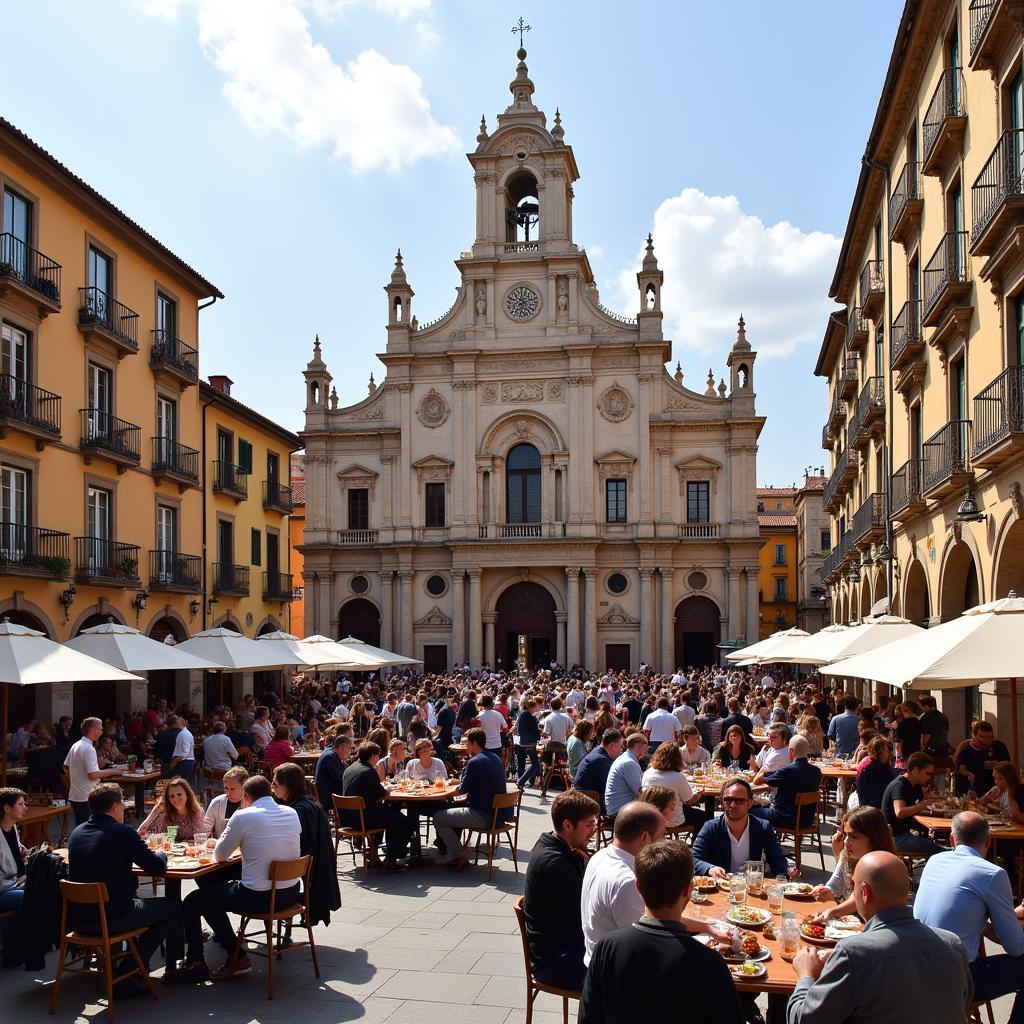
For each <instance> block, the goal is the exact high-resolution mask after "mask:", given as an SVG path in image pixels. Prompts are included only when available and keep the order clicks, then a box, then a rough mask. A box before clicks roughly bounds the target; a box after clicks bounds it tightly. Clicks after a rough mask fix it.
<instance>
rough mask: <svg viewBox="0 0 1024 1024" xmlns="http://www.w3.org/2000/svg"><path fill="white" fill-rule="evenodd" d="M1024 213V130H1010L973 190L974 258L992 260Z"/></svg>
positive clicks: (972, 239) (995, 150)
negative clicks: (990, 257)
mask: <svg viewBox="0 0 1024 1024" xmlns="http://www.w3.org/2000/svg"><path fill="white" fill-rule="evenodd" d="M1022 211H1024V128H1010V129H1007V130H1006V131H1005V132H1003V134H1002V135H1000V136H999V141H998V142H997V143H996V148H995V149H993V150H992V155H991V156H990V157H989V158H988V160H987V161H986V163H985V166H984V167H983V168H982V171H981V174H979V175H978V177H977V178H976V179H975V182H974V184H973V185H972V186H971V215H972V225H973V226H972V228H971V255H973V256H989V255H991V253H993V252H995V250H996V249H997V248H999V244H1000V242H1001V241H1002V240H1003V237H1004V235H1005V234H1006V232H1007V229H1009V228H1010V227H1012V226H1014V225H1017V224H1019V223H1020V216H1021V212H1022Z"/></svg>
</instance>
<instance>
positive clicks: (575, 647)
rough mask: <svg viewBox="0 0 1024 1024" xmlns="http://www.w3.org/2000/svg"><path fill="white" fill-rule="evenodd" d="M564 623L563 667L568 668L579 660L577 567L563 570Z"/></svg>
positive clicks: (578, 571)
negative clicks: (566, 616) (566, 615)
mask: <svg viewBox="0 0 1024 1024" xmlns="http://www.w3.org/2000/svg"><path fill="white" fill-rule="evenodd" d="M565 606H566V609H567V614H568V618H567V621H566V640H565V665H564V666H563V667H564V668H570V667H571V666H572V665H576V664H578V663H579V660H580V570H579V566H575V567H566V570H565Z"/></svg>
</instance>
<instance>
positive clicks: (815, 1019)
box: [786, 851, 974, 1024]
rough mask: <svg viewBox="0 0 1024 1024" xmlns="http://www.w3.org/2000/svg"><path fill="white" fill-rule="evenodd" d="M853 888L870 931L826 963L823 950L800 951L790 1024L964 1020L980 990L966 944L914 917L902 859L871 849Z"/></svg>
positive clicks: (842, 946) (858, 869)
mask: <svg viewBox="0 0 1024 1024" xmlns="http://www.w3.org/2000/svg"><path fill="white" fill-rule="evenodd" d="M853 885H854V888H853V893H854V898H855V899H856V901H857V911H858V913H859V914H860V916H861V917H862V918H863V919H864V920H865V921H866V922H867V924H866V925H865V926H864V931H863V932H862V933H861V934H860V935H853V936H851V937H850V938H848V939H843V941H842V942H840V943H839V945H838V946H837V947H836V948H835V949H834V950H832V952H831V954H830V955H829V957H828V959H827V960H826V961H825V963H824V964H822V962H821V960H820V959H819V958H818V953H817V950H814V949H810V948H809V947H807V946H804V947H802V948H801V949H800V951H799V952H798V953H797V955H796V958H795V959H794V960H793V968H794V969H795V971H796V974H797V978H798V981H797V983H796V990H795V991H794V993H793V995H792V997H791V998H790V1000H789V1009H788V1012H787V1015H786V1019H787V1021H788V1024H826V1022H827V1024H835V1022H837V1021H850V1020H856V1021H864V1022H870V1024H907V1022H908V1021H912V1020H923V1021H942V1020H948V1021H953V1020H963V1019H964V1018H965V1016H966V1007H967V1004H968V1003H969V1002H970V1000H971V996H972V994H973V991H974V986H973V984H972V982H971V974H970V970H969V969H968V966H967V955H966V953H965V952H964V947H963V945H962V944H961V942H960V940H959V938H957V936H955V935H954V934H953V933H952V932H947V931H944V930H943V929H941V928H929V927H928V926H927V925H925V924H922V923H921V922H920V921H916V920H915V919H914V916H913V914H912V912H911V910H910V908H909V907H908V906H907V897H908V896H909V894H910V879H909V877H908V875H907V869H906V867H904V865H903V863H902V862H901V861H900V859H899V858H898V857H895V856H893V854H891V853H885V852H883V851H878V852H875V853H869V854H867V855H866V856H864V857H862V858H861V859H860V860H859V861H858V862H857V867H856V870H855V871H854V873H853Z"/></svg>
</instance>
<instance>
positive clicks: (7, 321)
mask: <svg viewBox="0 0 1024 1024" xmlns="http://www.w3.org/2000/svg"><path fill="white" fill-rule="evenodd" d="M0 179H2V181H0V185H2V191H3V204H4V205H3V233H2V235H0V331H2V350H0V351H2V358H0V616H4V617H7V618H9V619H11V620H12V621H16V622H20V623H23V624H25V625H28V626H32V627H33V628H36V629H40V630H42V631H43V632H45V633H46V634H47V635H48V636H50V637H51V638H53V639H56V640H65V639H68V638H69V637H72V636H75V635H76V634H77V633H78V632H80V631H81V630H82V629H85V628H87V627H89V626H92V625H96V624H98V623H101V622H106V621H107V620H108V619H114V620H116V621H118V622H123V623H127V624H129V625H132V626H137V627H138V628H139V629H141V630H142V631H143V632H145V633H147V634H148V635H150V636H153V637H155V638H157V639H163V638H164V637H165V636H166V635H167V634H173V635H174V636H175V637H176V638H177V639H179V640H180V639H184V638H185V637H187V636H189V635H190V634H191V633H192V632H193V631H194V630H195V628H196V623H197V615H196V612H197V611H198V608H199V602H198V596H199V595H200V594H201V592H202V572H201V558H200V552H201V542H202V537H201V523H202V519H201V510H202V501H203V498H202V491H201V484H202V478H201V467H200V452H199V449H200V446H201V437H200V430H199V424H200V416H199V396H198V392H199V389H198V386H197V385H198V380H199V367H198V360H199V355H198V345H199V313H198V310H199V305H200V300H202V299H204V298H209V297H215V298H219V297H221V293H220V292H219V291H218V289H217V288H216V287H215V286H214V285H212V284H211V283H210V282H209V281H207V280H206V279H205V278H203V277H202V276H201V275H200V274H198V273H197V272H196V271H195V270H193V269H192V268H191V267H189V266H188V265H187V264H185V263H184V262H182V260H180V259H179V258H178V257H177V256H175V255H174V254H173V253H172V252H170V251H169V250H168V249H167V248H166V247H165V246H163V245H162V244H161V243H160V242H158V241H157V240H156V239H155V238H153V237H152V236H151V235H149V234H148V233H147V232H146V231H145V230H143V229H142V228H141V227H140V226H139V225H138V224H136V223H135V222H134V221H132V220H130V219H129V218H128V217H127V216H126V215H125V214H124V213H122V212H121V211H120V210H118V209H117V208H116V207H115V206H114V205H113V204H112V203H110V202H109V201H108V200H106V199H104V198H103V197H102V196H100V195H99V194H98V193H96V192H95V191H94V190H93V189H92V188H90V186H89V185H87V184H86V183H85V182H84V181H82V180H81V179H80V178H77V177H76V176H75V175H74V174H73V173H72V172H71V171H69V170H68V169H67V168H66V167H64V166H63V165H62V164H60V163H59V162H58V161H57V160H56V159H54V158H53V157H52V156H51V155H50V154H49V153H47V152H46V151H44V150H43V149H42V148H40V147H39V146H38V145H37V144H36V143H34V142H32V141H31V140H30V139H29V138H27V137H26V136H25V135H23V134H22V133H21V132H19V131H18V130H17V129H15V128H14V127H13V126H12V125H10V124H8V123H7V122H6V121H0ZM175 682H176V681H175V680H174V678H173V676H172V677H170V678H160V677H157V676H154V678H153V679H152V680H151V681H150V689H151V690H153V689H154V688H155V690H156V692H158V693H162V691H161V688H162V687H170V688H171V690H169V691H168V695H173V687H174V685H175ZM145 699H146V686H145V684H138V685H137V687H135V688H133V689H132V690H131V694H130V702H131V704H132V705H133V706H137V705H138V703H139V702H140V701H145ZM115 703H116V704H117V706H119V707H121V708H124V707H126V706H128V705H129V700H128V694H126V692H125V691H124V689H123V688H115V687H112V686H110V685H107V684H95V685H86V684H79V685H78V687H77V689H76V690H73V688H72V686H71V685H70V684H69V685H67V686H59V687H52V688H51V687H37V688H32V689H30V688H25V690H24V691H22V692H16V693H15V694H14V695H13V697H12V720H15V721H17V720H18V719H20V718H23V717H25V716H26V715H30V714H32V713H37V714H38V715H39V716H40V717H41V718H43V719H44V720H45V721H54V720H55V718H56V717H57V716H58V715H60V714H74V715H76V717H77V716H78V715H80V714H81V713H82V712H84V711H85V710H86V709H88V710H89V711H91V712H93V713H98V714H103V713H104V712H108V711H112V710H113V708H114V706H115Z"/></svg>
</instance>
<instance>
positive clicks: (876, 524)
mask: <svg viewBox="0 0 1024 1024" xmlns="http://www.w3.org/2000/svg"><path fill="white" fill-rule="evenodd" d="M885 525H886V516H885V495H884V494H869V495H868V497H867V498H866V499H865V500H864V502H863V503H862V504H861V506H860V508H859V509H857V511H856V512H855V513H854V516H853V543H854V545H855V546H857V547H868V546H870V545H871V544H874V543H876V542H877V541H880V540H882V538H883V537H885Z"/></svg>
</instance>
